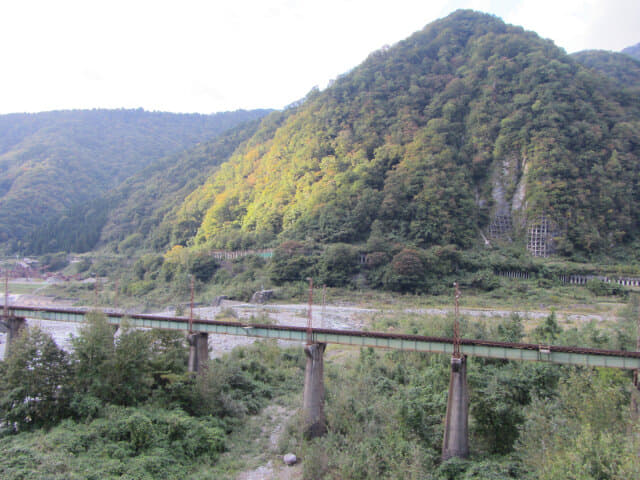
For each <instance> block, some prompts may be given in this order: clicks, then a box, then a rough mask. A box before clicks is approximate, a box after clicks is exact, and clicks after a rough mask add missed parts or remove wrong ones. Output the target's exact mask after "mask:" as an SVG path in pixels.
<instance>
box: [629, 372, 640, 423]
mask: <svg viewBox="0 0 640 480" xmlns="http://www.w3.org/2000/svg"><path fill="white" fill-rule="evenodd" d="M631 418H633V419H634V420H637V419H638V418H640V372H638V370H635V371H634V372H633V386H632V387H631Z"/></svg>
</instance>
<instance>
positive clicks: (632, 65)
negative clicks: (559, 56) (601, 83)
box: [571, 50, 640, 92]
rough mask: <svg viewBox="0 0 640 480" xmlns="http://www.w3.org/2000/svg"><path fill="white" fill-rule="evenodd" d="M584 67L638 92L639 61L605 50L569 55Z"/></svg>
mask: <svg viewBox="0 0 640 480" xmlns="http://www.w3.org/2000/svg"><path fill="white" fill-rule="evenodd" d="M571 56H572V57H573V58H574V59H575V60H577V61H578V62H580V63H581V64H582V65H584V66H585V67H588V68H591V69H593V70H596V71H598V72H600V73H602V74H604V75H606V76H608V77H610V78H612V79H614V80H615V81H617V82H619V83H620V84H621V85H622V86H624V87H628V88H635V89H636V92H637V91H639V90H640V59H639V60H636V59H635V58H632V57H630V56H629V55H625V54H622V53H616V52H608V51H606V50H585V51H583V52H577V53H573V54H571Z"/></svg>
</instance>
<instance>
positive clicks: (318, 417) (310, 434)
mask: <svg viewBox="0 0 640 480" xmlns="http://www.w3.org/2000/svg"><path fill="white" fill-rule="evenodd" d="M326 347H327V344H326V343H314V344H313V345H307V346H306V347H305V348H304V353H305V355H306V356H307V366H306V369H305V371H304V394H303V400H302V414H303V418H304V420H303V421H304V426H303V435H304V437H305V438H306V439H309V440H310V439H312V438H316V437H321V436H323V435H324V434H325V433H327V425H326V418H325V416H324V359H323V354H324V350H325V348H326Z"/></svg>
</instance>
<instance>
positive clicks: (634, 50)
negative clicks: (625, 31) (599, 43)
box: [622, 43, 640, 60]
mask: <svg viewBox="0 0 640 480" xmlns="http://www.w3.org/2000/svg"><path fill="white" fill-rule="evenodd" d="M622 53H624V54H626V55H629V56H631V57H633V58H635V59H636V60H640V43H636V44H635V45H633V46H631V47H627V48H625V49H623V50H622Z"/></svg>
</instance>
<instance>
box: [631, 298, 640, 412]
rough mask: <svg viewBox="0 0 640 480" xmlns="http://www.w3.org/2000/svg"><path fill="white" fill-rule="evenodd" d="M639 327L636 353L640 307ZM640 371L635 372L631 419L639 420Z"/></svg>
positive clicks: (639, 337)
mask: <svg viewBox="0 0 640 480" xmlns="http://www.w3.org/2000/svg"><path fill="white" fill-rule="evenodd" d="M636 320H637V325H638V330H637V332H636V351H638V352H640V307H639V308H638V312H637V317H636ZM639 377H640V371H638V369H636V370H634V371H633V388H632V390H631V417H632V418H633V419H637V418H638V417H640V378H639Z"/></svg>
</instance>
